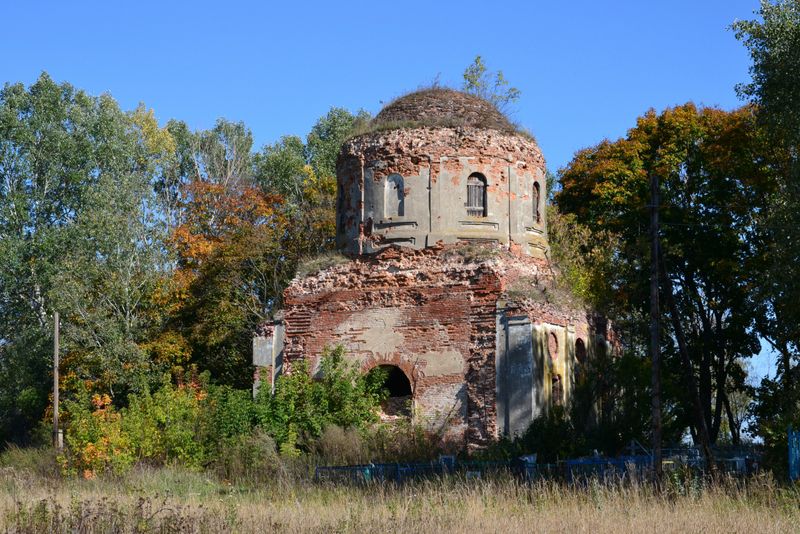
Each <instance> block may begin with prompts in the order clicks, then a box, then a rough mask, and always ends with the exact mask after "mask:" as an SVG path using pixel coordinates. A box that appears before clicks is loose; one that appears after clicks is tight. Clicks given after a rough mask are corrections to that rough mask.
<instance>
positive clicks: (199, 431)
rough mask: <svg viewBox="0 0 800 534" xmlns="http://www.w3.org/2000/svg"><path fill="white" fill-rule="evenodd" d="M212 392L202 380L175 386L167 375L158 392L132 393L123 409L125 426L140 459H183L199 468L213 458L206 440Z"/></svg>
mask: <svg viewBox="0 0 800 534" xmlns="http://www.w3.org/2000/svg"><path fill="white" fill-rule="evenodd" d="M207 397H208V393H207V391H206V390H205V388H203V386H202V384H201V383H200V382H198V381H190V382H188V383H187V384H184V385H179V386H175V385H173V384H172V382H171V381H170V380H169V378H167V377H165V379H164V382H163V383H162V385H161V387H160V388H159V389H158V390H157V391H156V392H155V393H152V394H151V393H150V392H149V391H147V390H146V391H145V392H144V393H142V394H141V395H131V396H130V397H129V404H128V407H127V408H126V409H124V410H123V417H122V421H123V428H124V431H125V432H126V433H127V435H128V436H130V439H131V441H132V442H133V443H134V444H135V447H136V449H135V450H136V457H137V459H139V460H144V459H148V460H152V461H155V462H157V463H168V462H170V461H179V462H180V463H182V464H184V465H186V466H187V467H190V468H199V467H201V466H202V465H203V464H204V463H205V462H206V461H208V459H209V454H208V448H207V446H206V443H205V442H204V440H202V439H201V438H202V436H203V431H204V429H205V427H206V424H205V421H204V417H206V416H207V414H206V413H205V411H206V410H205V409H206V402H204V401H205V400H206V398H207Z"/></svg>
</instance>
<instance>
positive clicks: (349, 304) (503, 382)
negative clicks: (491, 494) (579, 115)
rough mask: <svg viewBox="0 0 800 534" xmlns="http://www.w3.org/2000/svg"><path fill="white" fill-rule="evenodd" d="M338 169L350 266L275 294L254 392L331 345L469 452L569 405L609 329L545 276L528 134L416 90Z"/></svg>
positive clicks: (535, 162)
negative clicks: (278, 307) (375, 372)
mask: <svg viewBox="0 0 800 534" xmlns="http://www.w3.org/2000/svg"><path fill="white" fill-rule="evenodd" d="M337 178H338V199H337V243H338V246H339V248H340V250H341V251H342V252H343V253H344V254H345V255H346V256H347V261H341V262H337V263H336V264H333V265H331V266H329V267H326V268H323V269H321V270H318V271H317V272H313V273H310V274H308V275H305V276H298V277H297V278H295V280H294V281H293V282H292V283H291V285H290V286H289V287H288V288H287V289H286V292H285V295H284V296H285V307H284V310H283V317H282V319H280V320H278V321H276V322H275V323H273V324H271V325H268V326H267V327H266V329H265V332H264V335H263V336H261V337H258V338H256V340H255V342H254V364H256V366H257V371H256V376H257V381H260V383H261V385H262V387H263V386H264V385H265V383H266V384H269V383H273V384H274V379H275V376H276V375H277V374H278V373H280V372H281V371H282V370H287V369H290V368H291V364H292V362H294V361H297V360H299V359H302V358H305V359H306V360H308V361H309V364H310V366H311V368H312V369H314V368H315V366H316V365H317V363H318V360H319V357H320V354H321V353H322V352H323V350H324V349H325V348H326V347H332V346H335V345H338V344H341V345H343V346H344V347H345V349H346V353H347V358H349V359H351V360H352V361H353V362H354V363H355V364H357V365H358V366H359V367H360V368H361V369H362V370H363V371H364V372H368V371H369V370H370V369H372V368H374V367H377V366H383V367H385V368H386V369H387V370H388V377H389V378H388V379H387V384H386V385H387V387H388V389H389V391H390V394H391V396H392V398H394V399H410V404H411V414H412V417H413V418H414V419H415V421H416V422H418V423H420V424H423V425H426V426H428V427H429V428H431V429H434V430H439V431H441V432H442V434H443V435H444V436H445V437H446V438H447V439H448V440H449V441H450V442H451V443H456V444H458V445H459V446H461V447H466V448H469V449H475V448H480V447H482V446H484V445H486V444H487V443H489V442H490V441H491V440H493V439H496V438H497V437H499V436H500V435H503V434H512V435H513V434H516V433H520V432H522V431H524V430H525V428H527V426H528V424H529V423H530V422H531V420H532V419H533V418H535V417H536V416H537V415H539V414H542V413H544V412H545V411H546V410H548V409H550V407H551V406H553V405H554V404H564V403H567V402H568V401H569V398H570V394H571V391H572V389H573V387H574V384H575V376H576V375H577V374H579V372H580V368H581V366H582V365H585V364H586V362H587V359H588V358H591V357H592V356H593V354H595V353H596V352H597V351H602V350H608V347H610V345H609V335H610V334H609V332H608V330H607V328H606V325H605V323H604V322H603V321H602V320H600V319H597V318H596V317H594V316H593V315H592V314H591V313H589V312H588V311H587V310H586V309H584V308H582V307H581V306H580V305H577V304H575V303H574V301H573V300H570V299H569V298H562V296H563V295H561V294H562V293H564V292H563V291H561V293H560V292H559V290H558V289H557V288H556V286H555V284H554V283H553V282H554V279H555V277H556V276H557V271H556V270H555V267H554V266H553V265H552V264H551V261H550V259H549V248H548V241H547V220H546V216H545V215H546V211H545V207H546V206H545V202H546V199H545V196H546V194H545V193H546V181H545V180H546V178H545V162H544V158H543V157H542V153H541V150H540V149H539V147H538V146H537V144H536V142H535V141H534V140H533V139H532V138H531V137H530V136H529V135H527V134H525V133H523V132H520V131H518V129H517V128H515V127H514V126H513V125H512V124H511V123H509V121H508V120H507V119H506V117H505V116H504V115H502V114H501V113H500V112H499V111H498V110H497V109H496V108H495V107H494V106H493V105H492V104H490V103H488V102H486V101H485V100H482V99H480V98H478V97H475V96H471V95H468V94H465V93H461V92H458V91H453V90H449V89H430V90H424V91H419V92H416V93H412V94H409V95H406V96H404V97H401V98H399V99H397V100H395V101H394V102H392V103H390V104H389V105H387V106H386V107H384V108H383V110H382V111H381V112H380V113H379V114H378V115H377V116H376V117H375V118H374V119H373V121H372V122H371V123H370V125H369V128H368V129H367V133H364V134H361V135H358V136H356V137H354V138H352V139H350V140H349V141H347V142H346V143H345V144H344V146H343V147H342V150H341V152H340V154H339V159H338V163H337ZM390 400H391V399H390Z"/></svg>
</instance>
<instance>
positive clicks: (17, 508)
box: [0, 454, 800, 534]
mask: <svg viewBox="0 0 800 534" xmlns="http://www.w3.org/2000/svg"><path fill="white" fill-rule="evenodd" d="M48 461H49V460H48ZM16 463H18V464H19V465H17V466H15V465H10V463H9V462H8V461H6V462H5V463H4V464H3V465H2V466H0V531H2V532H12V533H17V532H57V533H58V532H65V533H66V532H81V533H83V532H85V533H94V532H376V531H379V532H414V533H417V532H437V533H446V532H503V533H510V532H622V533H627V532H636V533H639V532H658V533H659V534H661V533H668V532H704V533H705V532H708V533H716V532H719V533H729V532H746V533H748V534H752V533H754V532H781V533H783V532H796V531H800V494H799V493H798V491H797V490H795V489H793V488H788V487H783V486H780V485H778V484H776V483H775V482H774V481H773V480H772V479H771V477H769V476H762V477H757V478H753V479H751V480H748V481H746V482H741V481H736V480H733V479H725V480H722V481H720V482H717V483H714V484H709V483H702V482H698V481H697V480H695V479H680V478H674V479H670V481H669V482H668V483H667V484H666V485H665V488H664V491H663V492H662V493H657V492H655V491H654V490H653V489H652V487H651V486H650V485H647V484H643V483H637V481H635V480H626V481H619V482H616V483H609V484H604V483H601V482H599V481H596V480H594V481H592V480H590V481H587V482H586V483H585V484H581V485H577V486H568V485H565V484H562V483H557V482H547V481H540V482H535V483H532V484H527V483H521V482H519V481H517V480H515V479H514V478H511V477H499V478H493V479H484V480H465V479H461V478H458V477H451V478H446V479H432V480H427V481H420V482H416V483H410V484H406V485H403V486H400V487H396V486H393V485H372V486H365V487H352V486H328V487H325V486H320V485H317V484H314V483H313V482H312V481H310V480H308V479H307V478H303V477H298V476H293V477H285V476H284V477H278V478H276V479H274V480H271V481H267V482H264V483H260V484H248V485H231V484H228V483H225V482H223V481H220V480H219V479H217V478H216V477H215V476H214V475H212V474H210V473H200V472H192V471H187V470H184V469H178V468H157V469H156V468H147V467H138V468H136V469H135V470H133V471H132V472H131V473H129V474H128V475H126V476H125V477H122V478H106V479H98V480H81V479H74V478H71V479H63V478H61V477H59V476H57V475H53V474H52V472H50V471H46V470H43V469H40V468H35V467H34V466H35V464H36V461H35V459H34V460H30V459H26V458H25V456H24V454H17V456H16ZM48 465H49V464H48Z"/></svg>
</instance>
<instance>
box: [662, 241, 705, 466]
mask: <svg viewBox="0 0 800 534" xmlns="http://www.w3.org/2000/svg"><path fill="white" fill-rule="evenodd" d="M660 260H661V261H660V262H659V263H660V265H661V276H662V278H663V280H664V296H665V297H666V300H667V307H668V308H669V315H670V319H671V320H672V326H673V328H674V329H675V337H676V339H677V341H678V351H679V352H680V355H681V362H682V363H683V374H684V380H685V381H686V388H687V389H688V393H689V397H690V398H691V401H692V405H693V408H694V416H695V426H696V427H697V435H698V438H700V446H701V447H702V449H703V455H704V456H705V458H706V468H707V469H708V471H709V473H713V472H714V471H715V470H716V469H715V468H716V465H715V463H714V453H713V452H712V451H711V440H710V438H709V435H708V426H706V418H705V415H704V411H703V405H702V404H701V403H700V394H699V392H698V390H697V383H696V381H695V378H694V370H693V369H692V360H691V358H690V357H689V349H688V347H687V346H686V338H685V336H684V334H683V325H681V321H680V316H679V315H678V307H677V306H676V305H675V297H674V296H673V294H672V285H671V282H670V278H669V276H668V275H667V268H666V266H665V265H664V256H663V254H660Z"/></svg>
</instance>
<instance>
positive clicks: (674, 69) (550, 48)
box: [0, 0, 768, 374]
mask: <svg viewBox="0 0 800 534" xmlns="http://www.w3.org/2000/svg"><path fill="white" fill-rule="evenodd" d="M3 4H4V5H2V8H0V13H1V14H2V21H0V28H1V29H0V81H2V82H18V81H19V82H24V83H26V84H29V83H31V82H33V81H34V80H35V79H36V77H37V76H38V75H39V73H40V72H41V71H43V70H44V71H47V72H48V73H50V75H51V76H52V77H53V78H55V79H56V80H58V81H68V82H70V83H72V84H73V85H75V86H77V87H79V88H82V89H85V90H86V91H88V92H89V93H91V94H99V93H102V92H109V93H111V94H112V95H113V96H114V97H115V98H116V99H117V100H118V101H119V102H120V104H121V106H122V107H123V108H125V109H132V108H134V107H135V106H136V105H137V104H138V103H139V102H144V103H145V105H147V106H148V107H152V108H153V109H154V110H155V112H156V116H157V117H158V118H159V120H160V121H162V122H165V121H166V120H167V119H170V118H178V119H183V120H185V121H186V122H187V123H189V125H190V126H191V127H193V128H208V127H210V126H212V125H213V124H214V121H215V120H216V119H217V118H218V117H225V118H228V119H232V120H242V121H244V122H245V123H246V124H247V125H248V126H249V127H250V128H251V129H252V130H253V134H254V136H255V140H256V144H257V146H259V147H260V146H261V145H263V144H265V143H271V142H273V141H275V140H276V139H278V138H279V137H280V136H281V135H285V134H296V135H300V136H305V134H306V133H307V132H308V130H309V129H310V128H311V126H312V125H313V124H314V122H315V121H316V119H317V118H318V117H320V116H321V115H324V114H325V113H326V112H327V110H328V109H329V108H330V107H331V106H342V107H346V108H348V109H351V110H357V109H358V108H364V109H366V110H368V111H370V112H372V113H376V112H377V111H378V110H379V109H380V107H381V103H382V102H387V101H389V100H391V99H392V98H393V97H396V96H398V95H400V94H402V93H404V92H407V91H409V90H413V89H415V88H417V87H419V86H421V85H426V84H429V83H430V82H431V81H432V80H434V79H435V78H436V77H437V76H439V78H440V80H441V82H443V83H445V84H450V85H456V86H458V85H460V83H461V73H462V72H463V71H464V68H465V67H466V66H467V65H469V64H470V63H471V62H472V60H473V59H474V57H475V56H476V55H478V54H480V55H482V56H483V57H484V60H485V61H486V63H487V64H488V66H489V67H490V68H491V69H501V70H502V71H503V72H504V74H505V76H506V78H508V80H510V82H511V83H512V84H513V85H514V86H516V87H518V88H519V89H520V90H521V91H522V97H521V99H520V101H519V103H518V104H517V106H516V109H515V111H514V112H513V114H512V119H513V120H515V121H517V122H519V123H520V124H521V125H522V126H524V127H526V128H528V129H529V130H531V131H532V132H533V133H534V135H535V136H536V137H537V139H538V141H539V143H540V145H541V147H542V150H543V151H544V154H545V158H546V159H547V161H548V166H549V167H550V168H551V169H554V170H555V169H558V168H560V167H562V166H563V165H565V164H566V163H567V162H568V161H569V160H570V158H571V156H572V154H573V153H574V152H575V151H576V150H578V149H580V148H583V147H585V146H589V145H593V144H595V143H597V142H598V141H600V140H601V139H603V138H606V137H608V138H617V137H619V136H622V135H624V133H625V131H626V130H627V129H628V128H630V127H631V126H632V125H633V124H634V122H635V119H636V117H637V116H639V115H641V114H642V113H643V112H644V111H646V110H647V109H648V108H651V107H654V108H656V109H662V108H664V107H666V106H671V105H676V104H682V103H684V102H687V101H689V100H692V101H694V102H696V103H698V104H705V105H716V106H719V107H721V108H724V109H731V108H733V107H736V106H739V105H741V102H740V101H739V100H738V99H737V97H736V92H735V89H734V87H735V85H736V84H737V83H740V82H745V81H747V80H748V71H747V69H748V65H749V58H748V55H747V53H746V51H745V49H744V47H742V46H741V44H740V43H738V42H737V41H736V39H735V38H734V35H733V33H732V32H731V31H730V30H728V29H727V28H728V26H729V25H730V24H731V23H732V22H733V21H734V20H736V19H747V18H753V11H754V10H756V9H757V8H758V4H757V0H724V1H723V0H711V1H707V0H694V1H686V0H673V1H671V2H648V1H641V0H640V1H620V2H597V1H573V2H537V1H530V2H496V3H490V2H487V1H484V2H473V1H469V0H463V1H459V2H436V1H434V0H428V1H426V2H420V1H416V0H414V1H411V0H407V1H405V2H380V1H378V0H373V1H372V2H347V1H339V2H319V3H314V2H291V1H289V2H287V1H283V2H280V3H274V4H273V3H271V2H243V1H237V0H228V1H227V2H220V1H216V2H203V1H195V2H177V1H175V2H170V1H168V0H162V1H161V2H152V1H144V0H142V1H136V2H128V3H125V4H123V3H122V2H114V1H108V0H106V1H103V2H81V1H79V0H73V1H71V2H65V1H63V0H60V1H52V0H40V1H30V2H26V1H13V0H5V1H4V2H3ZM753 363H754V365H755V366H756V369H757V370H758V372H759V374H763V373H764V372H766V366H767V363H768V362H767V359H766V358H763V357H762V358H758V359H757V360H756V361H754V362H753Z"/></svg>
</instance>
